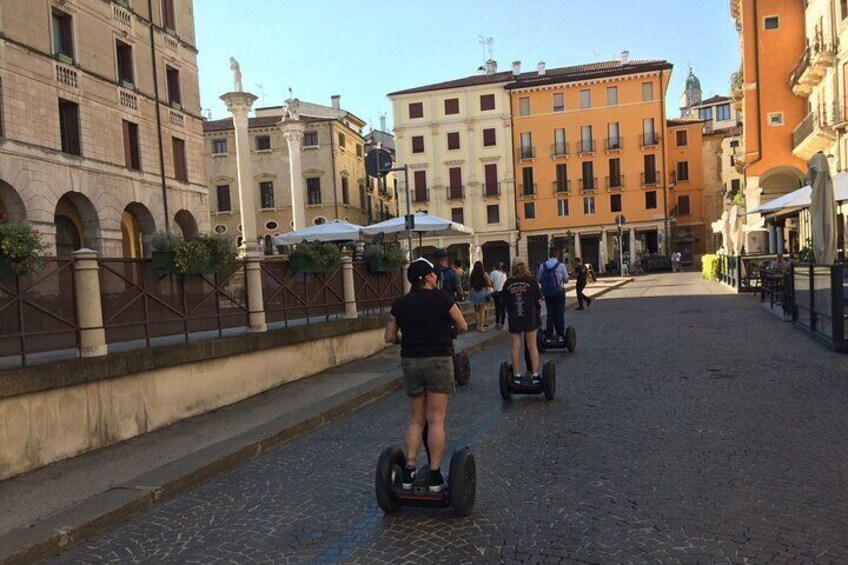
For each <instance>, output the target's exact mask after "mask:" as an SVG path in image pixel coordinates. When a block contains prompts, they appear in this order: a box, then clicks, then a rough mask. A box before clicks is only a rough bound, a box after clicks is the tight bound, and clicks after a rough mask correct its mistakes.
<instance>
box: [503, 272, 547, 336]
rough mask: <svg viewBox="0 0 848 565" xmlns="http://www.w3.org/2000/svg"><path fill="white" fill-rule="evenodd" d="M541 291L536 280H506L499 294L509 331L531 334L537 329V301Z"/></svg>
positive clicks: (538, 320) (529, 278)
mask: <svg viewBox="0 0 848 565" xmlns="http://www.w3.org/2000/svg"><path fill="white" fill-rule="evenodd" d="M541 297H542V291H541V289H540V288H539V283H538V282H536V279H534V278H532V277H528V278H525V279H518V278H514V277H511V278H508V279H507V280H506V282H505V283H504V287H503V291H502V292H501V302H502V303H503V304H504V306H505V307H506V313H507V317H508V318H509V329H510V331H513V332H514V331H520V332H531V331H533V330H535V329H537V328H538V327H539V324H540V316H539V309H538V305H539V299H540V298H541Z"/></svg>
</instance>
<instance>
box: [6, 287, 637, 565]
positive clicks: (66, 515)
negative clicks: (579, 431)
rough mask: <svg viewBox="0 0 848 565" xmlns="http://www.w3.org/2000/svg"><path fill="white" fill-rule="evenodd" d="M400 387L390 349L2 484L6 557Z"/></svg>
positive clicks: (89, 527)
mask: <svg viewBox="0 0 848 565" xmlns="http://www.w3.org/2000/svg"><path fill="white" fill-rule="evenodd" d="M629 280H630V279H627V278H625V279H619V278H605V279H600V280H599V281H598V282H597V283H592V284H591V285H589V286H588V287H587V288H586V294H587V295H588V296H590V297H593V296H599V295H601V294H604V293H606V292H609V291H610V290H612V289H614V288H617V287H618V286H621V285H623V284H626V282H628V281H629ZM572 289H573V286H572V285H570V287H569V293H570V296H569V301H568V303H569V304H568V306H569V307H574V306H575V305H576V300H574V299H573V296H574V291H573V290H572ZM472 317H473V315H472ZM492 326H494V324H492ZM507 335H508V334H507V333H506V332H505V331H494V330H490V331H489V332H486V333H481V332H476V331H470V332H468V333H465V334H462V335H460V337H459V340H458V342H457V344H458V348H459V349H461V350H463V351H465V352H466V353H468V354H469V355H472V354H474V353H476V352H478V351H481V350H482V349H484V348H485V347H487V346H489V345H493V344H495V343H497V342H498V341H499V340H501V339H504V338H505V337H506V336H507ZM473 382H474V374H473V361H472V376H471V383H472V385H473ZM399 387H400V358H399V355H398V348H397V347H389V348H387V349H385V350H383V351H381V352H380V353H378V354H376V355H373V356H371V357H368V358H366V359H362V360H360V361H355V362H353V363H348V364H346V365H341V366H338V367H334V368H333V369H331V370H328V371H325V372H323V373H319V374H317V375H314V376H311V377H307V378H304V379H301V380H298V381H295V382H292V383H288V384H286V385H283V386H280V387H278V388H275V389H272V390H270V391H267V392H265V393H263V394H260V395H258V396H255V397H253V398H250V399H247V400H244V401H242V402H239V403H237V404H233V405H231V406H227V407H224V408H221V409H219V410H216V411H214V412H211V413H208V414H204V415H202V416H198V417H196V418H192V419H189V420H187V421H184V422H180V423H177V424H175V425H172V426H169V427H167V428H164V429H161V430H157V431H154V432H150V433H147V434H144V435H142V436H139V437H137V438H135V439H132V440H129V441H125V442H122V443H119V444H116V445H113V446H110V447H106V448H103V449H100V450H97V451H94V452H92V453H89V454H86V455H82V456H79V457H76V458H73V459H69V460H66V461H62V462H59V463H56V464H54V465H50V466H47V467H45V468H43V469H39V470H37V471H34V472H32V473H28V474H25V475H21V476H18V477H14V478H12V479H9V480H7V481H4V482H0V501H2V508H3V512H0V563H7V562H8V563H21V562H31V561H33V560H36V559H40V558H44V557H47V556H50V555H52V554H54V553H56V552H57V551H59V550H61V548H62V547H65V546H67V545H69V544H71V543H73V542H76V541H79V540H81V539H84V538H85V537H88V536H90V535H92V534H94V533H96V532H97V531H99V530H102V529H104V528H107V527H109V526H110V525H112V524H115V523H117V522H120V521H121V520H123V519H124V518H126V517H127V516H129V515H131V514H133V513H135V512H138V511H139V510H142V509H144V508H145V507H148V506H150V505H152V504H155V503H156V502H157V501H159V500H162V499H165V498H170V497H173V496H176V495H178V494H179V493H181V492H184V491H185V490H187V489H189V488H191V487H192V486H194V485H196V484H198V483H200V482H202V481H204V480H206V479H208V478H210V477H212V476H214V475H216V474H218V473H220V472H222V471H224V470H227V469H229V468H231V467H234V466H236V465H239V464H240V463H242V462H244V461H246V460H248V459H250V458H252V457H255V456H257V455H259V454H261V453H263V452H265V451H267V450H269V449H272V448H273V447H274V446H276V445H279V444H281V443H283V442H285V441H288V440H290V439H292V438H294V437H296V436H298V435H302V434H304V433H307V432H309V431H311V430H313V429H315V428H317V427H318V426H321V425H322V424H324V423H326V422H328V421H331V420H333V419H336V418H340V417H343V416H344V415H346V414H349V413H350V412H353V411H355V410H357V409H358V408H361V407H362V406H364V405H366V404H368V403H371V402H374V401H376V400H378V399H380V398H382V397H383V396H385V395H387V394H389V393H390V392H392V391H394V390H396V389H398V388H399Z"/></svg>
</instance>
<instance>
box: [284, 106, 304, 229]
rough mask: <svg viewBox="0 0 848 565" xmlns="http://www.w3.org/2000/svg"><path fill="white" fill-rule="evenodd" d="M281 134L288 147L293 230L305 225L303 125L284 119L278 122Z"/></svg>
mask: <svg viewBox="0 0 848 565" xmlns="http://www.w3.org/2000/svg"><path fill="white" fill-rule="evenodd" d="M280 126H281V128H282V130H283V136H284V137H285V138H286V143H287V144H288V147H289V171H290V173H291V182H290V186H291V205H292V221H293V222H294V231H297V230H302V229H303V228H305V227H307V226H306V202H305V192H306V189H305V187H304V186H303V165H302V164H301V159H300V156H301V143H302V142H303V130H304V125H303V122H301V121H300V120H291V119H286V120H284V121H282V122H280Z"/></svg>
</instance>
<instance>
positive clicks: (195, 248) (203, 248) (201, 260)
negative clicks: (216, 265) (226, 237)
mask: <svg viewBox="0 0 848 565" xmlns="http://www.w3.org/2000/svg"><path fill="white" fill-rule="evenodd" d="M174 267H175V268H176V271H177V272H178V273H180V274H184V275H199V274H201V273H212V272H214V270H213V268H212V265H211V259H210V256H209V247H208V246H207V245H206V243H205V242H204V241H203V240H202V239H201V238H199V237H196V238H194V239H184V240H182V241H180V243H179V244H178V245H177V246H176V247H175V248H174Z"/></svg>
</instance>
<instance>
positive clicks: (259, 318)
mask: <svg viewBox="0 0 848 565" xmlns="http://www.w3.org/2000/svg"><path fill="white" fill-rule="evenodd" d="M264 257H265V254H264V253H262V252H260V251H258V250H257V251H253V250H251V251H248V252H247V253H245V255H244V264H245V271H246V272H245V286H246V287H247V312H248V314H247V331H248V332H250V333H258V332H264V331H266V330H267V329H268V326H267V325H266V324H265V299H264V296H263V295H262V268H261V267H260V261H262V259H263V258H264Z"/></svg>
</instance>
